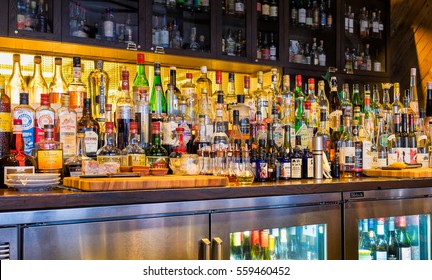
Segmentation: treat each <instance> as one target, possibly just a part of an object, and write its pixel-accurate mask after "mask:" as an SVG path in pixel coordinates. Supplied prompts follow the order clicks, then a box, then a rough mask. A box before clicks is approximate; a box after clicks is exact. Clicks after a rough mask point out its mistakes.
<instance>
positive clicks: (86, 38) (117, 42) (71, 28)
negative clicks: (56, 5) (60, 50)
mask: <svg viewBox="0 0 432 280" xmlns="http://www.w3.org/2000/svg"><path fill="white" fill-rule="evenodd" d="M62 8H63V11H62V15H63V18H62V21H63V25H62V28H63V29H62V39H63V40H65V41H68V42H74V43H84V44H89V45H100V46H109V47H117V48H125V49H132V50H135V49H137V48H139V45H138V35H139V16H138V14H139V5H138V2H137V1H133V0H122V1H120V0H114V1H72V0H70V1H64V4H63V7H62Z"/></svg>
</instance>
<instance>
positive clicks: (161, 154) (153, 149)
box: [146, 122, 169, 168]
mask: <svg viewBox="0 0 432 280" xmlns="http://www.w3.org/2000/svg"><path fill="white" fill-rule="evenodd" d="M160 125H161V122H153V123H152V145H151V146H150V148H148V150H147V151H146V155H147V164H146V165H148V166H150V168H168V164H169V158H168V152H167V150H165V148H164V147H162V144H161V134H160V132H161V128H160Z"/></svg>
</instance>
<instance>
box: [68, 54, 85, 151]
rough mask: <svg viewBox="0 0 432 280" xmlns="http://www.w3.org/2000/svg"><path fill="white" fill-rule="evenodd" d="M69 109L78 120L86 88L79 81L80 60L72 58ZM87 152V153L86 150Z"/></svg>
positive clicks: (81, 112)
mask: <svg viewBox="0 0 432 280" xmlns="http://www.w3.org/2000/svg"><path fill="white" fill-rule="evenodd" d="M68 94H69V96H70V103H69V104H70V105H69V106H70V108H71V109H74V110H75V112H76V113H77V118H78V120H79V119H81V117H82V115H83V107H84V98H86V96H87V86H86V85H85V84H84V83H83V82H82V80H81V58H80V57H74V58H73V80H72V82H70V83H69V84H68ZM87 151H89V150H88V149H87Z"/></svg>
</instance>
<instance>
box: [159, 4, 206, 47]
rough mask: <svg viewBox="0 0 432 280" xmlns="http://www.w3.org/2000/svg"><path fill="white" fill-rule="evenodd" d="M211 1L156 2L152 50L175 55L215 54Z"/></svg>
mask: <svg viewBox="0 0 432 280" xmlns="http://www.w3.org/2000/svg"><path fill="white" fill-rule="evenodd" d="M210 12H211V7H210V0H204V1H193V0H177V1H175V0H169V1H166V0H154V1H153V3H152V33H151V36H152V37H151V38H152V39H151V46H152V47H151V50H152V51H155V52H158V53H164V52H165V51H168V52H171V53H175V52H176V50H182V52H181V53H183V54H185V53H184V52H193V53H209V52H210V51H211V40H212V36H211V30H210V26H211V16H210V15H211V13H210Z"/></svg>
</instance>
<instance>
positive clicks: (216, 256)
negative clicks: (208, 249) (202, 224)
mask: <svg viewBox="0 0 432 280" xmlns="http://www.w3.org/2000/svg"><path fill="white" fill-rule="evenodd" d="M212 260H222V239H220V238H219V237H215V238H213V243H212Z"/></svg>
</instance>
